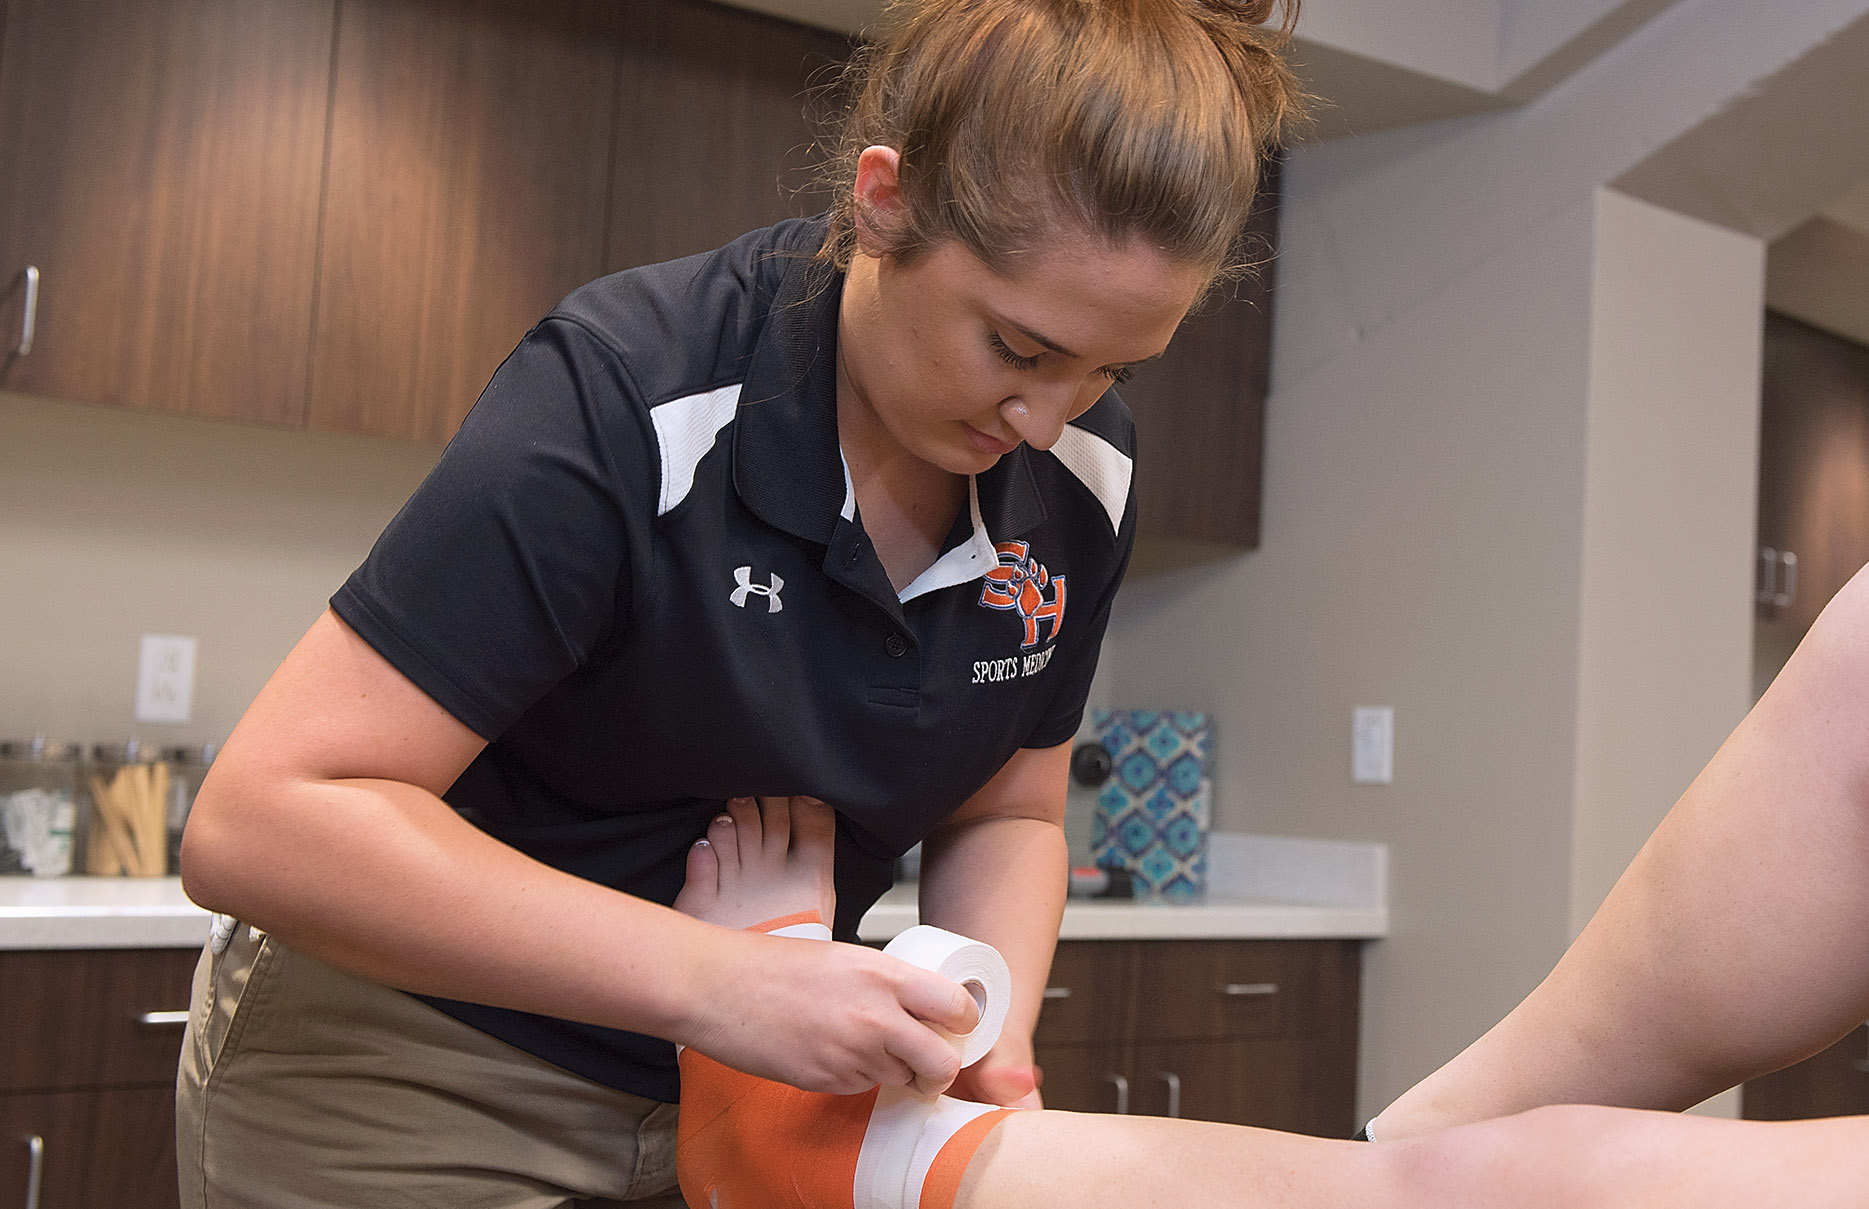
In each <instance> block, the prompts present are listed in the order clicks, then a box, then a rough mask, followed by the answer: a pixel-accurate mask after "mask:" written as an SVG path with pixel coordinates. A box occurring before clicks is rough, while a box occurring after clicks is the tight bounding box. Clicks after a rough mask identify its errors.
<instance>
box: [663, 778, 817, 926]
mask: <svg viewBox="0 0 1869 1209" xmlns="http://www.w3.org/2000/svg"><path fill="white" fill-rule="evenodd" d="M836 840H837V817H836V815H835V814H833V813H832V811H831V808H830V807H829V806H826V805H825V804H824V803H822V802H820V801H818V800H817V799H815V798H805V797H792V798H760V799H758V800H757V801H755V800H754V799H752V798H735V799H733V800H732V801H730V802H728V803H727V808H726V809H725V810H724V811H722V812H721V814H720V815H718V816H717V817H716V818H715V819H714V821H713V823H711V824H710V825H709V826H708V829H707V838H706V839H704V840H698V841H696V843H695V844H694V846H693V847H692V848H690V849H689V850H688V881H687V884H686V885H684V886H683V887H682V888H681V893H680V894H678V895H676V896H675V909H676V910H677V911H680V912H681V913H682V914H683V915H692V916H694V917H695V918H696V919H702V920H706V921H707V922H708V923H712V924H720V925H721V926H722V927H727V928H750V927H752V926H753V925H755V924H761V923H765V922H766V921H767V920H772V919H777V918H779V917H780V916H784V915H793V914H797V913H799V912H803V911H816V912H817V913H818V915H819V917H820V918H821V919H822V920H823V921H824V922H825V923H827V924H828V923H830V922H831V920H832V918H833V916H834V914H835V910H836V906H837V889H836V886H835V885H834V883H833V881H832V876H831V874H832V858H833V853H834V850H835V844H836Z"/></svg>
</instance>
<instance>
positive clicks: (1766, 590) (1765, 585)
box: [1756, 546, 1778, 605]
mask: <svg viewBox="0 0 1869 1209" xmlns="http://www.w3.org/2000/svg"><path fill="white" fill-rule="evenodd" d="M1777 595H1778V551H1777V550H1775V549H1773V548H1772V547H1770V546H1760V547H1759V590H1758V592H1757V593H1756V597H1757V599H1758V602H1759V603H1760V604H1762V605H1768V604H1771V603H1772V601H1773V599H1774V598H1776V597H1777Z"/></svg>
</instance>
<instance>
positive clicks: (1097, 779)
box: [1071, 743, 1112, 789]
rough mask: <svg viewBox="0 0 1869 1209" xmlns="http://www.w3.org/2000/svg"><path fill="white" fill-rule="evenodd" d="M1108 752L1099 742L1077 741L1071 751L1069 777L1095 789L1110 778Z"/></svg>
mask: <svg viewBox="0 0 1869 1209" xmlns="http://www.w3.org/2000/svg"><path fill="white" fill-rule="evenodd" d="M1111 767H1112V765H1111V762H1110V753H1109V751H1108V749H1106V748H1105V747H1104V746H1103V744H1101V743H1079V744H1078V745H1077V748H1076V749H1075V750H1074V751H1072V752H1071V779H1072V780H1074V781H1076V782H1077V783H1078V784H1079V785H1084V786H1087V787H1089V788H1091V789H1095V788H1096V787H1097V786H1099V785H1101V784H1103V783H1104V782H1105V781H1107V780H1109V779H1110V769H1111Z"/></svg>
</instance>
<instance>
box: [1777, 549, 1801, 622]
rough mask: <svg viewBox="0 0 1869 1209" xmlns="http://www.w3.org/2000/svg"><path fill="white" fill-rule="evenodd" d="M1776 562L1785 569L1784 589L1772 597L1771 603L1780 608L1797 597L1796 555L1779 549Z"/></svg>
mask: <svg viewBox="0 0 1869 1209" xmlns="http://www.w3.org/2000/svg"><path fill="white" fill-rule="evenodd" d="M1778 564H1779V566H1781V567H1783V568H1784V569H1785V590H1784V591H1782V592H1779V593H1778V594H1777V595H1775V596H1773V597H1772V604H1773V605H1774V606H1775V607H1777V608H1780V609H1788V608H1790V607H1791V602H1792V601H1794V600H1796V599H1797V598H1798V556H1797V555H1795V554H1793V553H1792V552H1791V551H1789V550H1780V551H1779V552H1778Z"/></svg>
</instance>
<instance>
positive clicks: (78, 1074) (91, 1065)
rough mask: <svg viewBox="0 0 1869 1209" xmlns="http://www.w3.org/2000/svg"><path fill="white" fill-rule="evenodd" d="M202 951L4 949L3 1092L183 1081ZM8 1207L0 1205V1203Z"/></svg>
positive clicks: (0, 999) (0, 991) (0, 963)
mask: <svg viewBox="0 0 1869 1209" xmlns="http://www.w3.org/2000/svg"><path fill="white" fill-rule="evenodd" d="M197 956H198V955H197V953H196V952H195V951H193V950H184V949H117V950H111V949H74V950H70V951H50V950H40V949H20V950H10V951H5V952H0V1021H5V1022H6V1026H5V1038H6V1039H5V1043H4V1044H0V1092H9V1091H50V1090H54V1089H71V1088H82V1087H106V1086H116V1087H122V1086H127V1085H133V1084H139V1083H140V1084H161V1085H165V1086H172V1085H173V1084H174V1082H175V1063H176V1058H177V1056H178V1055H179V1054H180V1053H181V1043H182V1025H181V1023H180V1022H179V1021H178V1020H176V1019H175V1018H174V1015H173V1014H174V1013H177V1012H183V1011H186V1010H187V1009H188V1006H189V991H190V986H189V984H190V983H191V982H192V981H193V975H194V969H195V963H196V960H197ZM5 1203H6V1202H5V1201H4V1200H0V1205H4V1204H5Z"/></svg>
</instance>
